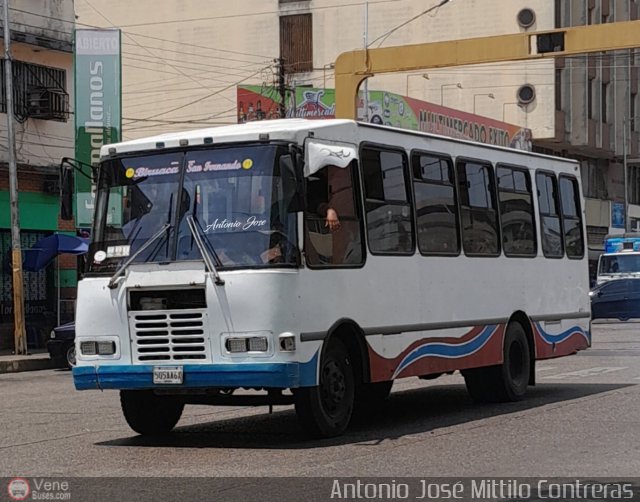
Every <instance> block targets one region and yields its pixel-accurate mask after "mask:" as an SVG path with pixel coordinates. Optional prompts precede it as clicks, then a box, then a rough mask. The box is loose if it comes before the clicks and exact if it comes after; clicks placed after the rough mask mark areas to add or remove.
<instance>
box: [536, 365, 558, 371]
mask: <svg viewBox="0 0 640 502" xmlns="http://www.w3.org/2000/svg"><path fill="white" fill-rule="evenodd" d="M556 368H557V366H536V372H537V371H551V370H555V369H556Z"/></svg>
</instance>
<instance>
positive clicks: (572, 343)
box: [532, 322, 591, 359]
mask: <svg viewBox="0 0 640 502" xmlns="http://www.w3.org/2000/svg"><path fill="white" fill-rule="evenodd" d="M532 325H533V333H534V336H535V345H536V359H548V358H551V357H559V356H566V355H569V354H574V353H576V352H578V351H579V350H582V349H586V348H587V347H590V346H591V336H590V333H589V332H588V331H585V330H584V329H582V328H581V327H580V326H572V327H571V328H569V329H568V330H566V331H563V332H562V333H559V334H557V335H554V334H551V333H548V332H546V331H545V330H544V329H543V328H542V325H541V323H540V322H534V323H532Z"/></svg>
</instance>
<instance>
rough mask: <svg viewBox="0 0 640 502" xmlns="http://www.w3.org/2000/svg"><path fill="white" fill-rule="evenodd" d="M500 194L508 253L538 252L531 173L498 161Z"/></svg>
mask: <svg viewBox="0 0 640 502" xmlns="http://www.w3.org/2000/svg"><path fill="white" fill-rule="evenodd" d="M496 172H497V177H498V198H499V202H500V223H501V227H502V228H501V229H502V248H503V249H504V254H505V256H535V254H536V232H535V220H534V217H533V196H532V195H531V179H530V178H529V173H528V172H527V171H526V170H524V169H521V168H517V167H510V166H502V165H498V168H497V170H496Z"/></svg>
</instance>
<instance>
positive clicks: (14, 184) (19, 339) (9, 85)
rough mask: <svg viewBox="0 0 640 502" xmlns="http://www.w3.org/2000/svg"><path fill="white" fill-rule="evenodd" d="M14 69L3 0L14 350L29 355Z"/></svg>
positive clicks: (6, 0)
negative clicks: (25, 309) (19, 203)
mask: <svg viewBox="0 0 640 502" xmlns="http://www.w3.org/2000/svg"><path fill="white" fill-rule="evenodd" d="M12 75H13V72H12V69H11V33H10V30H9V0H4V76H5V87H4V88H5V91H6V95H7V99H6V103H7V138H8V145H7V151H8V154H9V200H10V204H9V205H10V206H11V258H12V259H11V268H12V271H13V328H14V329H13V338H14V342H15V353H16V354H26V353H27V343H26V335H25V329H24V295H23V286H22V251H21V249H20V213H19V211H18V166H17V164H16V136H15V131H14V129H13V80H12Z"/></svg>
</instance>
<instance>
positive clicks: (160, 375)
mask: <svg viewBox="0 0 640 502" xmlns="http://www.w3.org/2000/svg"><path fill="white" fill-rule="evenodd" d="M182 376H183V372H182V366H154V368H153V383H156V384H172V385H175V384H181V383H182Z"/></svg>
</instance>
